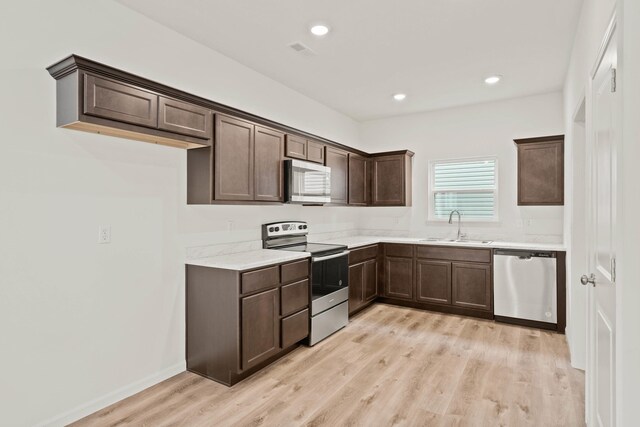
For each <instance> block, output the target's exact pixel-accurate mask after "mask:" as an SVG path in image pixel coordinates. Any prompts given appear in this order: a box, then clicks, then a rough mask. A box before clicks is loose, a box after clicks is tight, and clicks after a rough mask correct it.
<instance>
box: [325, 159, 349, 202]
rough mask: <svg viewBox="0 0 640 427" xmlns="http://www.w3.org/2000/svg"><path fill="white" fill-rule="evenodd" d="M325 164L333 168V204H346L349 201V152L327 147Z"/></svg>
mask: <svg viewBox="0 0 640 427" xmlns="http://www.w3.org/2000/svg"><path fill="white" fill-rule="evenodd" d="M324 158H325V166H328V167H330V168H331V204H332V205H346V204H347V202H348V201H349V153H347V152H346V151H344V150H340V149H338V148H333V147H326V152H325V157H324Z"/></svg>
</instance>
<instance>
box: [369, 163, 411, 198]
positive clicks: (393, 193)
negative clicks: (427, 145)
mask: <svg viewBox="0 0 640 427" xmlns="http://www.w3.org/2000/svg"><path fill="white" fill-rule="evenodd" d="M412 158H413V153H412V152H411V151H400V152H393V153H379V154H374V155H373V156H372V159H371V163H372V195H371V197H372V200H371V204H372V205H373V206H411V192H412V190H411V174H412V170H411V167H412V165H411V163H412Z"/></svg>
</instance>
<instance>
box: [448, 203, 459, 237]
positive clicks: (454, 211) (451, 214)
mask: <svg viewBox="0 0 640 427" xmlns="http://www.w3.org/2000/svg"><path fill="white" fill-rule="evenodd" d="M454 213H457V214H458V238H457V239H456V240H462V233H461V232H460V211H459V210H457V209H456V210H453V211H451V213H450V214H449V224H453V214H454Z"/></svg>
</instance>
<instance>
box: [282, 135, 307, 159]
mask: <svg viewBox="0 0 640 427" xmlns="http://www.w3.org/2000/svg"><path fill="white" fill-rule="evenodd" d="M286 139H287V143H286V151H285V154H284V155H285V156H287V157H291V158H294V159H301V160H307V140H306V139H304V138H300V137H299V136H295V135H287V138H286Z"/></svg>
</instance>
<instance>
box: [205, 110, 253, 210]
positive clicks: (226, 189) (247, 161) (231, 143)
mask: <svg viewBox="0 0 640 427" xmlns="http://www.w3.org/2000/svg"><path fill="white" fill-rule="evenodd" d="M254 142H255V140H254V125H253V124H252V123H250V122H246V121H244V120H239V119H235V118H233V117H229V116H225V115H223V114H216V137H215V151H214V153H215V154H214V159H215V167H214V172H215V173H214V191H215V192H214V198H215V200H225V201H236V200H253V198H254V184H255V181H254V169H253V168H254V149H255V144H254Z"/></svg>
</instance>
